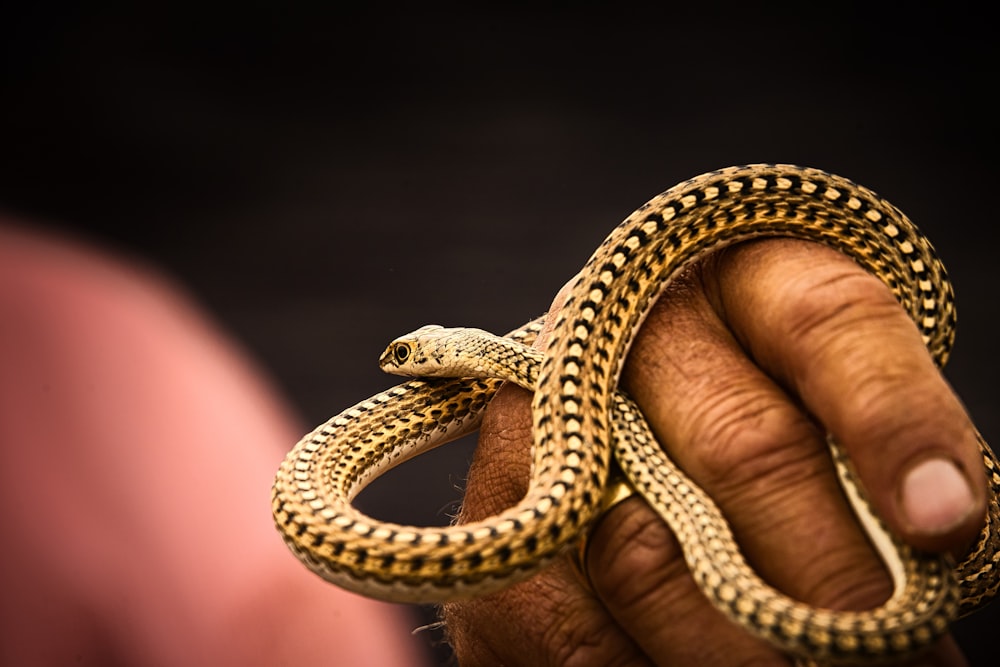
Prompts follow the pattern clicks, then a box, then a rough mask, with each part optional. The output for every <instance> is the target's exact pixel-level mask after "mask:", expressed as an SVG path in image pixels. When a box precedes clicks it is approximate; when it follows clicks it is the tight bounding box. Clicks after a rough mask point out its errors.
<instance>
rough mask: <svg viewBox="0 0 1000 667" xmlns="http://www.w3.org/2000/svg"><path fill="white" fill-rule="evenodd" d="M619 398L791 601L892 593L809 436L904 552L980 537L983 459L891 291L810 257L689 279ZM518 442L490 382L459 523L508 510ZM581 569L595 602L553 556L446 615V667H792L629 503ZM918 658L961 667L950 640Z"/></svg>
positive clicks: (764, 253)
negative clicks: (708, 596)
mask: <svg viewBox="0 0 1000 667" xmlns="http://www.w3.org/2000/svg"><path fill="white" fill-rule="evenodd" d="M561 298H562V296H561V295H560V297H557V299H556V303H557V304H558V303H560V302H561ZM622 383H623V386H624V387H625V388H626V389H627V390H628V391H629V393H630V394H631V395H632V396H633V398H634V399H635V400H636V402H637V403H638V404H639V405H640V407H641V408H642V409H643V411H644V413H645V414H646V417H647V419H648V420H649V422H650V425H651V426H652V428H653V430H654V432H655V433H656V435H657V437H658V439H659V440H660V442H661V443H662V444H663V446H664V447H666V448H667V449H668V450H669V452H670V454H671V456H672V458H673V459H674V460H675V461H676V462H677V463H678V464H679V465H680V466H681V467H682V468H683V469H685V470H686V471H687V472H688V473H689V474H690V475H691V476H692V477H693V478H694V479H695V480H696V481H697V482H698V483H699V484H700V485H701V486H702V487H703V488H704V489H705V490H706V491H707V492H708V493H709V494H710V495H711V496H712V497H713V498H714V499H715V501H716V502H717V503H718V505H719V506H720V507H721V509H722V511H723V513H724V514H725V515H726V516H727V517H728V519H729V521H730V523H731V526H732V528H733V531H734V533H735V535H736V538H737V540H738V541H739V543H740V544H741V546H742V548H743V550H744V553H745V554H746V556H747V558H748V560H749V562H750V563H751V564H752V565H753V566H754V567H755V569H757V571H758V572H759V573H760V574H761V575H762V576H763V577H764V578H765V579H766V580H767V581H769V582H771V583H772V584H773V585H775V586H776V587H777V588H779V589H781V590H783V591H785V592H787V593H788V594H789V595H791V596H792V597H794V598H797V599H800V600H803V601H805V602H807V603H810V604H813V605H817V606H823V607H830V608H835V609H864V608H870V607H872V606H876V605H878V604H879V603H881V602H882V601H884V600H885V599H886V597H887V596H888V594H889V592H890V582H889V579H888V575H887V574H886V573H885V571H884V569H883V567H882V565H881V562H880V561H879V559H878V557H877V555H876V554H875V552H874V551H873V550H872V548H871V546H870V544H869V543H868V541H867V539H866V538H865V537H864V535H863V533H862V532H861V530H860V528H859V527H858V525H857V523H856V521H855V519H854V517H853V514H852V513H851V510H850V508H849V505H848V504H847V502H846V500H844V497H843V495H842V494H841V492H840V490H839V487H838V484H837V481H836V478H835V476H834V473H833V467H832V464H831V463H830V460H829V456H828V453H827V449H826V446H825V444H824V437H823V432H824V429H826V430H829V431H831V432H833V433H835V434H836V435H837V438H838V441H839V442H840V443H841V445H842V446H844V448H845V449H846V450H847V451H848V453H849V455H850V456H851V458H852V460H853V461H854V463H855V466H856V468H857V470H858V473H859V475H860V477H861V479H862V481H863V482H864V484H865V485H866V487H867V489H868V491H869V495H870V497H871V499H872V501H873V504H874V506H875V508H876V511H877V512H878V513H879V514H880V515H881V516H882V517H883V518H884V519H885V520H886V521H887V522H888V524H889V525H890V526H891V527H892V528H893V529H894V530H895V531H896V532H897V533H898V534H899V535H901V536H902V537H903V538H904V539H905V540H906V541H908V542H909V543H911V544H913V545H914V546H917V547H920V548H923V549H930V550H934V551H951V552H953V553H955V554H957V555H961V554H962V553H963V552H964V550H965V548H966V547H967V546H968V544H969V542H970V541H971V540H972V539H973V538H974V536H975V535H976V534H977V532H978V531H979V529H980V528H981V526H982V520H983V516H984V512H985V493H986V491H985V483H984V478H983V475H982V473H981V472H980V468H981V457H980V455H979V453H978V448H977V445H976V439H975V435H974V427H973V426H972V424H971V422H970V421H969V418H968V416H967V415H966V413H965V411H964V409H963V408H962V405H961V404H960V402H959V400H958V398H957V397H956V396H955V394H954V393H953V392H952V390H951V389H950V387H949V386H948V384H947V383H946V381H945V380H944V379H943V377H942V376H941V374H940V373H939V371H938V370H937V368H936V367H935V365H934V363H933V361H932V360H931V358H930V356H929V355H928V353H927V351H926V349H925V348H924V346H923V343H922V341H921V338H920V335H919V333H918V331H917V329H916V327H915V326H914V325H913V323H912V322H911V321H910V320H909V318H908V316H907V315H906V313H905V312H904V311H903V310H902V309H901V308H900V307H899V306H898V304H897V303H896V302H895V300H894V299H893V297H892V295H891V293H890V292H889V291H888V289H887V288H886V287H885V286H883V285H882V283H881V282H879V281H878V280H877V279H876V278H874V277H872V276H870V275H869V274H867V273H866V272H864V271H863V270H862V269H861V268H859V267H858V266H857V265H856V264H854V263H853V262H852V261H851V260H850V259H848V258H846V257H844V256H841V255H839V254H837V253H836V252H834V251H831V250H829V249H827V248H824V247H822V246H819V245H815V244H811V243H807V242H802V241H795V240H790V239H770V240H764V241H757V242H751V243H745V244H741V245H738V246H735V247H733V248H731V249H728V250H725V251H722V252H720V253H717V254H715V255H713V256H711V257H709V258H708V259H707V260H705V261H704V262H702V263H700V264H699V265H697V266H696V267H694V268H693V269H692V270H691V271H689V272H688V273H687V274H686V275H685V276H684V277H683V278H682V279H680V280H678V281H676V282H675V283H674V284H672V285H671V286H670V287H669V288H668V291H667V294H666V295H665V297H664V298H661V299H660V301H659V302H658V303H657V305H656V307H655V308H654V309H653V311H652V312H651V313H650V315H649V318H648V319H647V321H646V323H645V324H644V325H643V327H642V329H641V330H640V333H639V335H638V336H637V338H636V341H635V344H634V346H633V348H632V350H631V352H630V355H629V358H628V361H627V363H626V366H625V370H624V373H623V377H622ZM819 424H822V425H823V426H822V427H821V426H819ZM530 431H531V419H530V396H529V394H528V393H527V392H525V391H524V390H521V389H518V388H516V387H505V388H504V389H503V390H502V391H501V392H500V393H499V394H498V395H497V397H496V399H495V400H494V401H493V403H492V405H491V406H490V409H489V411H488V412H487V415H486V419H485V420H484V423H483V428H482V432H481V437H480V444H479V448H478V450H477V454H476V459H475V461H474V462H473V466H472V469H471V470H470V474H469V483H468V489H467V492H466V499H465V504H464V507H463V509H462V513H461V517H460V518H461V520H463V521H470V520H475V519H479V518H483V517H485V516H488V515H490V514H495V513H497V512H498V511H500V510H501V509H503V508H504V507H507V506H510V505H512V504H514V503H515V502H517V501H518V500H519V499H520V498H521V496H522V495H523V493H524V491H525V488H526V483H527V478H528V468H529V466H530V457H529V454H528V451H529V447H530V442H531V432H530ZM587 570H588V575H589V579H590V581H591V584H592V586H593V590H591V589H590V588H588V587H587V586H586V585H585V584H583V583H582V582H581V580H580V577H579V576H578V574H577V573H576V572H574V570H573V568H572V566H571V565H570V563H569V561H568V560H563V561H559V562H557V563H555V564H554V565H553V566H552V567H550V568H548V569H547V570H546V571H544V572H543V573H542V574H540V575H539V576H536V577H534V578H532V579H531V580H529V581H527V582H525V583H523V584H520V585H517V586H514V587H512V588H510V589H507V590H505V591H502V592H500V593H498V594H495V595H491V596H488V597H485V598H481V599H477V600H473V601H469V602H462V603H453V604H449V605H446V607H445V609H444V616H445V620H446V622H447V626H448V630H449V633H450V637H451V640H452V642H453V645H454V648H455V651H456V654H457V656H458V659H459V662H460V663H461V664H462V665H492V664H501V663H502V664H505V665H567V666H568V665H648V664H655V665H699V666H700V667H714V666H720V667H721V666H723V665H725V666H733V665H751V664H753V665H764V664H768V665H772V664H773V665H787V664H790V660H789V659H788V658H785V657H783V656H781V655H780V654H778V653H777V652H775V651H774V650H773V649H771V648H770V647H769V646H767V645H766V644H764V643H762V642H761V641H759V640H757V639H755V638H753V637H751V636H750V635H749V634H747V633H746V632H745V631H744V630H742V629H740V628H738V627H737V626H735V625H733V624H731V623H730V622H729V621H728V620H726V619H725V618H724V617H723V616H722V615H721V614H720V613H719V612H718V611H716V610H715V609H714V608H712V607H711V606H710V604H709V603H708V602H707V601H706V600H705V599H704V598H703V596H702V595H701V593H700V591H699V590H698V589H697V588H696V587H695V585H694V582H693V580H692V578H691V577H690V575H689V574H688V572H687V569H686V566H685V564H684V560H683V557H682V555H681V552H680V548H679V547H678V545H677V543H676V541H675V539H674V537H673V536H672V535H671V533H670V532H669V530H668V528H667V527H666V525H665V524H664V523H663V522H662V521H661V520H660V518H659V517H658V516H657V515H655V514H654V513H653V511H652V510H651V509H650V508H649V507H648V506H647V505H646V504H645V503H644V502H642V501H641V500H639V499H637V498H631V499H629V500H627V501H625V502H623V503H621V504H620V505H618V506H616V507H614V508H613V509H612V510H611V511H610V512H608V514H606V515H605V516H604V517H603V518H602V520H601V521H600V522H599V523H598V524H597V526H596V527H595V528H594V530H593V533H592V536H591V540H590V546H589V550H588V559H587ZM920 661H921V662H920V664H935V665H951V666H953V665H959V664H964V661H963V659H962V658H961V656H960V654H959V651H958V649H957V647H956V646H955V644H954V642H953V641H951V640H950V639H949V638H945V639H944V640H942V641H941V642H939V643H938V644H937V645H935V646H934V648H933V649H932V650H931V651H930V652H928V653H927V654H925V655H923V656H921V657H920Z"/></svg>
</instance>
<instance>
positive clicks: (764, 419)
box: [685, 385, 825, 495]
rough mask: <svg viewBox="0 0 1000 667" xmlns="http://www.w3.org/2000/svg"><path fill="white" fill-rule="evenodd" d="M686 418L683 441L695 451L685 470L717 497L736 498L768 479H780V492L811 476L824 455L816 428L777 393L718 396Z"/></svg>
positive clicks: (738, 391) (757, 390)
mask: <svg viewBox="0 0 1000 667" xmlns="http://www.w3.org/2000/svg"><path fill="white" fill-rule="evenodd" d="M689 418H690V419H691V420H692V423H691V425H690V426H689V427H688V429H687V430H688V432H689V433H690V435H689V436H688V437H687V438H686V440H687V441H689V442H692V443H696V445H697V446H696V447H694V448H692V450H691V451H690V453H688V454H687V456H686V457H685V459H686V460H685V464H686V467H689V469H690V472H691V474H692V475H694V476H695V478H696V479H698V480H699V481H700V482H701V483H703V484H705V485H706V486H708V487H711V488H714V489H716V490H717V491H718V493H720V494H724V495H728V493H740V492H741V490H743V489H746V488H747V487H749V486H752V487H758V486H760V485H761V483H762V481H764V480H767V479H780V480H782V483H781V485H782V486H783V485H785V484H787V483H788V481H789V480H791V479H798V478H800V477H801V476H802V475H804V474H807V473H808V474H811V473H812V472H813V471H814V468H815V466H814V464H813V463H812V462H813V460H814V459H815V458H816V455H817V454H821V453H824V452H825V449H823V448H822V447H821V446H820V445H821V443H822V438H821V435H820V433H819V431H818V429H817V427H816V426H815V424H813V423H812V422H811V421H810V420H809V419H808V417H806V415H805V414H804V413H802V412H801V411H799V410H798V409H796V408H795V407H794V406H793V405H792V404H791V403H789V402H788V401H787V399H786V398H784V397H783V396H782V395H781V394H780V393H779V392H776V391H775V392H771V391H768V390H767V389H764V388H762V387H760V386H750V385H744V386H730V387H727V388H724V389H722V390H720V391H717V392H716V393H715V394H714V395H710V396H706V398H705V400H704V401H702V403H701V404H700V406H699V409H698V410H697V411H695V412H694V413H692V414H691V415H690V417H689ZM806 462H809V466H803V465H802V464H803V463H806ZM798 468H802V469H801V470H797V469H798Z"/></svg>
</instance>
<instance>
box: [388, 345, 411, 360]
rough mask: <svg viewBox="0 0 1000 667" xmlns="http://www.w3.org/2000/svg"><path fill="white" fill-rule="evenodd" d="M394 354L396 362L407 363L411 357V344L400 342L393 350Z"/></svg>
mask: <svg viewBox="0 0 1000 667" xmlns="http://www.w3.org/2000/svg"><path fill="white" fill-rule="evenodd" d="M392 356H394V357H395V358H396V363H399V364H402V363H405V362H406V360H407V359H409V358H410V346H409V345H407V344H406V343H399V344H398V345H396V348H395V349H394V350H393V351H392Z"/></svg>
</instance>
